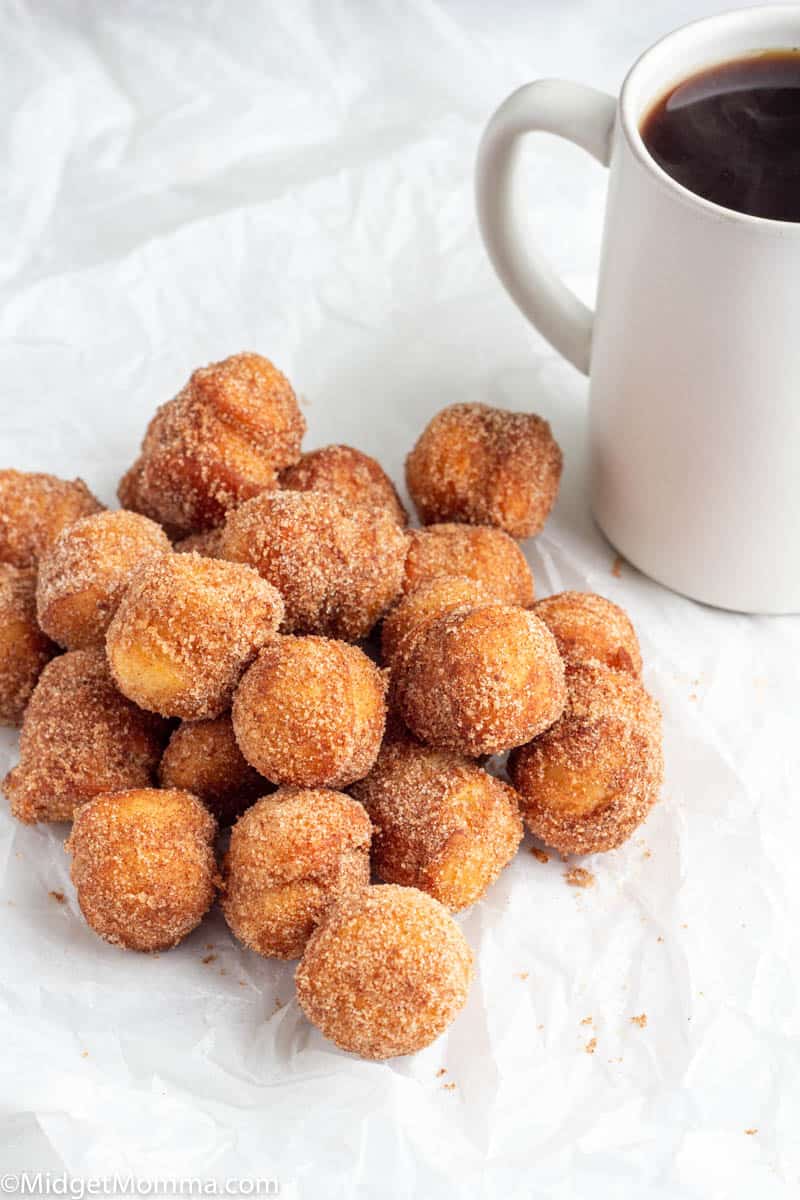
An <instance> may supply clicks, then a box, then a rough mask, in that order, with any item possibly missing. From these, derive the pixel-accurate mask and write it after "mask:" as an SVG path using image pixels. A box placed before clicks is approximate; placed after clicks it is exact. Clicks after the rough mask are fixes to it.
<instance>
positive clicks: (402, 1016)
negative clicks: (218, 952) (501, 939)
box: [295, 884, 472, 1059]
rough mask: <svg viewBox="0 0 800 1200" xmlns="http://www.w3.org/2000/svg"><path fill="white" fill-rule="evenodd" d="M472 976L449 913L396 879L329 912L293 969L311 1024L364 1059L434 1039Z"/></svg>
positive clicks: (410, 1048)
mask: <svg viewBox="0 0 800 1200" xmlns="http://www.w3.org/2000/svg"><path fill="white" fill-rule="evenodd" d="M471 979H472V952H471V951H470V948H469V946H468V945H467V943H466V941H465V940H464V935H463V934H462V932H461V930H460V929H459V927H458V925H456V923H455V921H454V920H453V918H452V917H451V916H450V914H449V913H448V911H447V909H446V908H445V907H444V906H443V905H441V904H439V903H438V901H436V900H434V899H433V897H431V896H428V895H426V894H425V893H424V892H421V891H418V890H417V889H416V888H405V887H398V886H396V885H394V884H383V885H381V886H378V887H370V888H367V889H366V890H365V891H364V892H362V893H361V894H360V895H359V896H357V897H354V898H352V899H349V900H344V901H342V902H341V903H340V904H337V905H336V906H335V907H334V908H332V909H331V910H330V912H329V914H328V916H327V917H326V918H325V920H324V921H323V922H322V924H321V925H320V926H319V928H318V929H317V931H316V932H315V933H314V934H313V935H312V937H311V939H310V940H309V943H308V945H307V946H306V950H305V954H304V955H303V958H302V961H301V963H300V966H299V967H298V968H297V973H296V975H295V983H296V985H297V999H298V1001H299V1003H300V1007H301V1008H302V1010H303V1012H304V1013H305V1015H306V1016H307V1017H308V1019H309V1021H311V1023H312V1024H313V1025H316V1026H317V1028H318V1029H319V1030H320V1031H321V1032H322V1033H323V1035H324V1036H325V1037H327V1038H329V1039H330V1040H331V1041H332V1042H335V1044H336V1045H337V1046H340V1047H341V1048H342V1049H343V1050H351V1051H353V1052H354V1053H356V1054H360V1055H361V1057H362V1058H372V1059H385V1058H394V1057H396V1056H397V1055H401V1054H413V1053H414V1052H415V1051H417V1050H422V1049H423V1048H424V1047H425V1046H428V1045H430V1043H431V1042H433V1041H435V1039H436V1038H437V1037H439V1036H440V1034H442V1033H444V1031H445V1029H446V1028H447V1027H448V1025H450V1023H451V1022H452V1021H453V1019H454V1018H455V1016H456V1015H457V1013H458V1012H459V1010H460V1009H461V1008H463V1006H464V1004H465V1002H466V999H467V993H468V991H469V985H470V982H471Z"/></svg>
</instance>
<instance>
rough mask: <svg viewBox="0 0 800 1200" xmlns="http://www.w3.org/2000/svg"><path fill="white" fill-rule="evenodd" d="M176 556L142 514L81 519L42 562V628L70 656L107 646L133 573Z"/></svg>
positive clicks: (39, 586) (39, 602)
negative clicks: (71, 652) (162, 557)
mask: <svg viewBox="0 0 800 1200" xmlns="http://www.w3.org/2000/svg"><path fill="white" fill-rule="evenodd" d="M171 550H172V547H171V546H170V543H169V539H168V538H167V535H166V534H165V533H164V530H163V529H162V528H161V526H160V525H156V523H155V521H151V520H149V519H148V518H147V517H142V516H140V515H139V514H138V513H133V512H127V511H126V510H125V509H121V510H119V511H117V512H101V513H95V514H93V515H92V516H90V517H82V518H81V519H80V520H79V521H75V522H74V523H73V524H71V525H68V526H67V528H66V529H62V531H61V533H60V534H59V535H58V537H57V538H56V540H55V542H54V543H53V545H52V546H51V547H50V549H49V550H48V551H46V552H45V553H44V554H43V555H42V558H41V560H40V562H39V580H38V584H37V588H36V610H37V615H38V618H39V624H40V625H41V627H42V629H43V630H44V631H45V633H48V634H49V635H50V637H52V638H53V640H54V641H56V642H58V643H59V645H61V646H64V647H66V649H67V650H85V649H87V648H88V647H90V646H104V645H105V640H106V631H107V629H108V626H109V625H110V623H111V618H112V617H113V616H114V613H115V612H116V610H117V606H118V604H119V602H120V600H121V598H122V593H123V592H124V591H125V588H126V587H127V585H128V581H129V579H130V575H131V572H132V571H133V570H134V569H135V568H136V567H138V566H141V565H142V564H143V563H146V562H148V561H149V560H151V559H154V558H158V557H159V556H160V555H162V554H169V553H170V552H171Z"/></svg>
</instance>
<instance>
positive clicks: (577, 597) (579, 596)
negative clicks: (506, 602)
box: [533, 592, 642, 676]
mask: <svg viewBox="0 0 800 1200" xmlns="http://www.w3.org/2000/svg"><path fill="white" fill-rule="evenodd" d="M533 611H534V612H535V613H536V616H537V617H539V619H540V620H542V621H544V623H545V625H546V626H547V628H548V629H549V630H550V632H551V633H552V635H553V637H554V638H555V639H556V642H557V643H558V648H559V650H560V651H561V654H562V655H563V656H564V657H565V658H575V659H581V660H582V661H595V662H600V663H603V664H604V666H607V667H614V668H615V669H616V670H618V671H627V672H628V673H629V674H631V675H636V676H640V675H641V673H642V652H641V650H640V649H639V639H638V638H637V636H636V630H635V629H634V628H633V625H632V624H631V620H630V617H629V616H628V614H627V613H626V612H625V611H624V610H623V609H621V608H620V607H619V605H618V604H613V603H612V601H611V600H606V599H605V597H604V596H596V595H595V594H594V593H593V592H559V594H558V595H556V596H548V597H547V598H546V599H544V600H539V601H538V602H537V603H536V604H535V605H534V606H533Z"/></svg>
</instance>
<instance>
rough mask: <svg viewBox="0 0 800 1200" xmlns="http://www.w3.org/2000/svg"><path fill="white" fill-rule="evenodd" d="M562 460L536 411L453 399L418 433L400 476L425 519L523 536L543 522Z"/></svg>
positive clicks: (544, 422) (430, 522)
mask: <svg viewBox="0 0 800 1200" xmlns="http://www.w3.org/2000/svg"><path fill="white" fill-rule="evenodd" d="M561 466H562V456H561V450H560V449H559V446H558V443H557V442H556V440H555V438H554V437H553V435H552V433H551V431H550V426H549V425H548V423H547V421H545V420H543V419H542V418H541V417H537V416H535V415H534V414H533V413H519V412H508V411H506V410H505V409H501V408H491V407H490V406H489V405H488V404H453V405H451V406H450V407H449V408H444V409H442V411H441V412H439V413H437V414H436V416H435V417H434V418H433V420H432V421H430V423H429V424H428V425H427V427H426V428H425V430H424V431H423V433H422V434H421V436H420V438H419V440H418V441H417V443H416V445H415V446H414V449H413V450H412V451H411V453H410V454H409V456H408V458H407V460H406V482H407V484H408V490H409V493H410V494H411V498H412V500H413V501H414V504H415V505H416V508H417V512H418V513H419V517H420V520H421V521H422V523H423V524H424V525H430V524H432V523H433V522H437V521H466V522H468V523H469V524H470V525H496V526H497V527H498V528H499V529H504V530H505V531H506V533H508V534H510V535H511V536H512V537H515V538H524V537H531V536H532V535H533V534H535V533H538V532H539V531H540V529H541V528H542V526H543V525H544V523H545V521H546V520H547V516H548V514H549V512H550V509H551V508H552V507H553V504H554V502H555V498H556V495H557V494H558V485H559V481H560V479H561Z"/></svg>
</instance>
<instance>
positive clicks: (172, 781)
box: [158, 713, 270, 826]
mask: <svg viewBox="0 0 800 1200" xmlns="http://www.w3.org/2000/svg"><path fill="white" fill-rule="evenodd" d="M158 778H159V782H160V784H161V786H162V787H165V788H178V789H179V790H181V791H186V792H191V793H192V794H193V795H195V796H198V797H199V798H200V799H201V800H202V801H203V803H204V804H205V806H206V808H208V809H209V810H210V812H212V813H213V815H214V816H215V817H216V819H217V821H218V822H219V824H220V825H221V826H226V825H232V824H233V822H234V821H235V820H236V818H237V817H238V816H240V815H241V814H242V813H243V812H244V811H245V809H247V808H249V807H250V805H251V804H252V803H253V802H254V801H255V800H257V799H258V797H259V796H263V795H265V793H266V792H268V791H269V790H270V786H269V784H268V783H267V782H266V780H265V779H263V778H262V776H261V775H259V773H258V771H255V770H254V769H253V768H252V767H251V766H250V765H249V763H247V762H246V761H245V759H244V756H243V755H242V752H241V750H240V749H239V747H238V745H237V743H236V738H235V737H234V733H233V724H232V723H231V718H230V714H229V713H225V714H224V716H221V717H215V718H214V719H213V720H209V721H182V722H181V724H180V725H179V726H178V728H177V729H176V730H175V731H174V733H173V734H172V737H171V738H170V739H169V743H168V745H167V748H166V750H165V751H164V755H163V757H162V759H161V765H160V767H159V770H158Z"/></svg>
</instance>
